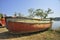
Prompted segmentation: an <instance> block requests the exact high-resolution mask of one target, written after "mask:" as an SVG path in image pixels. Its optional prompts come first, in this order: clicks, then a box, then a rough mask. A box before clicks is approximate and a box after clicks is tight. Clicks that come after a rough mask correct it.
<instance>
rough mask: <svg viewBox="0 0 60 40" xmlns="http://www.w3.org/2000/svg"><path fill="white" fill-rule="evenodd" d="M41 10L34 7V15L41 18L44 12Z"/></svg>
mask: <svg viewBox="0 0 60 40" xmlns="http://www.w3.org/2000/svg"><path fill="white" fill-rule="evenodd" d="M43 13H44V12H43V10H42V9H36V11H35V15H36V16H38V17H41V19H42V18H43V17H44V14H43Z"/></svg>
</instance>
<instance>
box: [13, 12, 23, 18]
mask: <svg viewBox="0 0 60 40" xmlns="http://www.w3.org/2000/svg"><path fill="white" fill-rule="evenodd" d="M14 16H15V17H16V16H18V17H22V16H24V15H22V13H17V12H15V13H14Z"/></svg>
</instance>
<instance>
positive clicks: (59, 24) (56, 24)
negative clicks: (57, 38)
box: [52, 21, 60, 29]
mask: <svg viewBox="0 0 60 40" xmlns="http://www.w3.org/2000/svg"><path fill="white" fill-rule="evenodd" d="M59 28H60V21H53V23H52V29H59Z"/></svg>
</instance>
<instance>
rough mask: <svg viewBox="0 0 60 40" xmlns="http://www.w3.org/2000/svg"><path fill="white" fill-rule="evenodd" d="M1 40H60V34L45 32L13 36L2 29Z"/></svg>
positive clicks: (0, 32) (0, 30)
mask: <svg viewBox="0 0 60 40" xmlns="http://www.w3.org/2000/svg"><path fill="white" fill-rule="evenodd" d="M0 40H60V33H57V32H55V31H44V32H35V33H27V34H11V33H9V32H8V30H7V29H6V28H0Z"/></svg>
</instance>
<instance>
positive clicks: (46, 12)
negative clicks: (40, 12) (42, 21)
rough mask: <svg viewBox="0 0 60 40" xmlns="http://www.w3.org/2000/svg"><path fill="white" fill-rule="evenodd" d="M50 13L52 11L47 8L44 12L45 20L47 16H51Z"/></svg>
mask: <svg viewBox="0 0 60 40" xmlns="http://www.w3.org/2000/svg"><path fill="white" fill-rule="evenodd" d="M51 13H53V12H52V10H51V9H50V8H48V10H47V11H45V12H44V18H46V17H47V16H48V14H51Z"/></svg>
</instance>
